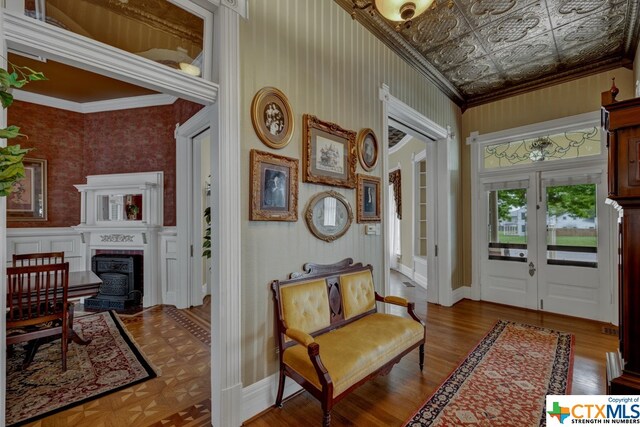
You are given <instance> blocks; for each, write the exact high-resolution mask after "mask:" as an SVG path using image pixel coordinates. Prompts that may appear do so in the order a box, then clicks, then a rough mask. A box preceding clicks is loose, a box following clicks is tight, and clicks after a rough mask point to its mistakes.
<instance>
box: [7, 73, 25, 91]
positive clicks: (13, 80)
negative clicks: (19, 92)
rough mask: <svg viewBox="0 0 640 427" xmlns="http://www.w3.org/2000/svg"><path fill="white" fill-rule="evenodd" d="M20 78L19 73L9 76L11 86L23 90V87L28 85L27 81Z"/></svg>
mask: <svg viewBox="0 0 640 427" xmlns="http://www.w3.org/2000/svg"><path fill="white" fill-rule="evenodd" d="M19 77H20V76H18V73H16V72H15V71H14V72H13V73H11V74H9V83H10V85H11V87H16V88H18V89H19V88H21V87H22V86H24V85H26V84H27V80H26V79H20V78H19Z"/></svg>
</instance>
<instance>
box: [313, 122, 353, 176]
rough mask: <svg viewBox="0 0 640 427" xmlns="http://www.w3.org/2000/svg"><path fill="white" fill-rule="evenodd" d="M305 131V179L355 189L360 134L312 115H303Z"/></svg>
mask: <svg viewBox="0 0 640 427" xmlns="http://www.w3.org/2000/svg"><path fill="white" fill-rule="evenodd" d="M302 133H303V136H302V138H303V141H302V142H303V147H302V168H303V180H304V182H313V183H318V184H328V185H334V186H337V187H346V188H354V187H355V185H356V180H355V178H356V162H357V160H356V152H355V151H356V148H355V139H356V133H355V132H354V131H351V130H346V129H343V128H341V127H340V126H338V125H337V124H335V123H330V122H325V121H322V120H319V119H318V118H317V117H315V116H312V115H309V114H305V115H304V116H303V132H302Z"/></svg>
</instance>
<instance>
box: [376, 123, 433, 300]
mask: <svg viewBox="0 0 640 427" xmlns="http://www.w3.org/2000/svg"><path fill="white" fill-rule="evenodd" d="M388 141H389V156H388V164H389V201H390V203H389V207H390V209H389V217H388V218H389V220H388V230H389V234H390V239H389V242H390V247H389V251H388V253H389V256H390V257H389V266H390V268H391V269H392V270H395V271H397V272H398V273H401V274H402V275H403V276H404V279H402V282H403V283H404V282H407V281H408V282H409V285H413V286H415V285H417V286H420V287H422V288H423V289H424V290H426V291H427V294H430V293H431V294H433V291H431V292H429V285H430V284H433V283H435V278H434V277H433V274H432V273H433V271H435V267H434V263H435V255H436V254H435V250H436V249H435V248H436V246H437V244H436V230H435V212H436V209H435V204H436V203H435V191H434V183H435V180H436V176H435V170H436V164H435V156H434V155H433V151H434V144H435V142H434V141H433V139H431V138H429V137H427V136H425V135H423V134H421V133H419V132H416V131H415V130H413V129H411V128H410V127H408V126H407V125H405V124H403V123H400V122H399V121H397V120H393V119H390V120H389V128H388ZM432 270H433V271H432ZM432 287H433V286H432ZM429 299H430V300H434V299H435V296H434V295H431V296H430V298H429Z"/></svg>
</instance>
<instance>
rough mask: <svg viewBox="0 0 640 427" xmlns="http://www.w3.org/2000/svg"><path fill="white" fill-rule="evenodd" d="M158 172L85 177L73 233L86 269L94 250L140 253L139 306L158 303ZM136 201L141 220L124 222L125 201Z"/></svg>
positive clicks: (160, 197) (160, 209)
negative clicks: (141, 282) (83, 252)
mask: <svg viewBox="0 0 640 427" xmlns="http://www.w3.org/2000/svg"><path fill="white" fill-rule="evenodd" d="M163 178H164V177H163V172H142V173H127V174H112V175H90V176H88V177H87V183H86V184H79V185H76V186H75V187H76V188H77V189H78V191H80V193H81V215H80V219H81V222H80V224H79V225H77V226H75V227H73V228H74V229H75V230H77V231H78V232H80V233H81V237H82V242H83V243H84V244H85V246H86V251H87V253H86V257H85V259H86V264H87V266H86V268H87V270H89V269H91V257H92V256H93V255H94V254H95V252H96V251H97V250H114V251H116V250H118V251H119V250H125V251H142V252H143V256H144V263H143V269H144V288H143V294H144V295H143V299H142V305H143V306H144V307H149V306H152V305H156V304H160V303H162V297H161V290H160V288H159V284H160V283H161V281H160V277H159V276H160V275H159V256H160V255H159V250H158V233H159V232H160V231H161V230H162V222H163V209H164V203H163V194H164V191H163V190H164V186H163ZM128 196H135V197H136V200H141V204H142V206H141V207H138V210H139V212H140V214H139V215H138V217H136V218H135V219H128V218H127V217H126V206H127V205H125V203H127V202H126V201H127V200H129V202H128V203H129V204H131V197H128Z"/></svg>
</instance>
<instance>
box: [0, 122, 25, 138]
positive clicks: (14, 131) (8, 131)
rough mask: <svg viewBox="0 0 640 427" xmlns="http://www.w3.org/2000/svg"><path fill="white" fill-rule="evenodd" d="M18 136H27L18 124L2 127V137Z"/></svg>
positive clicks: (0, 135) (0, 130) (0, 134)
mask: <svg viewBox="0 0 640 427" xmlns="http://www.w3.org/2000/svg"><path fill="white" fill-rule="evenodd" d="M17 136H26V135H23V134H21V133H20V128H19V127H18V126H14V125H11V126H9V127H7V128H4V129H0V138H6V139H11V138H15V137H17Z"/></svg>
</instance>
